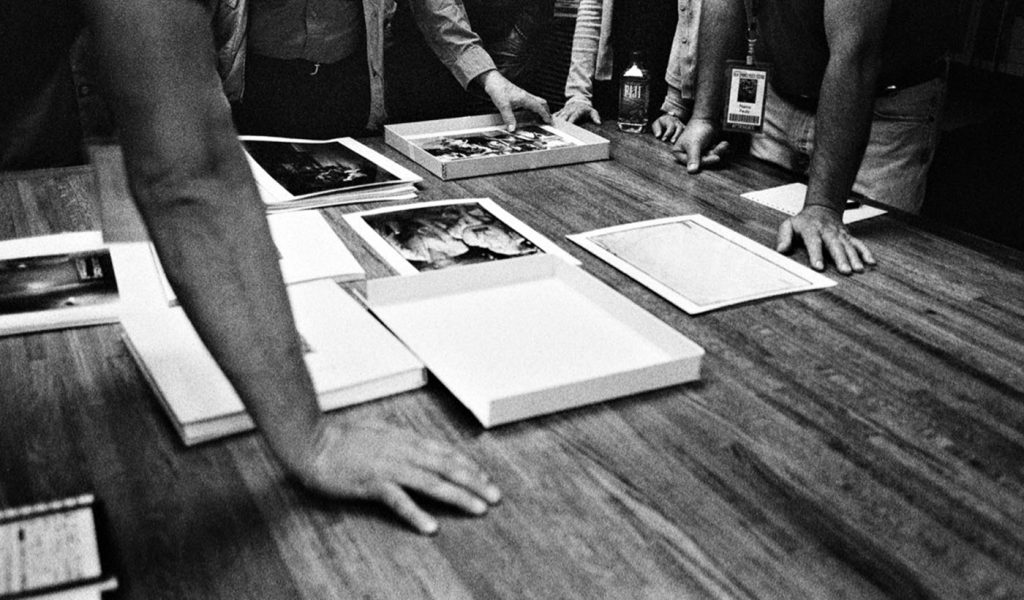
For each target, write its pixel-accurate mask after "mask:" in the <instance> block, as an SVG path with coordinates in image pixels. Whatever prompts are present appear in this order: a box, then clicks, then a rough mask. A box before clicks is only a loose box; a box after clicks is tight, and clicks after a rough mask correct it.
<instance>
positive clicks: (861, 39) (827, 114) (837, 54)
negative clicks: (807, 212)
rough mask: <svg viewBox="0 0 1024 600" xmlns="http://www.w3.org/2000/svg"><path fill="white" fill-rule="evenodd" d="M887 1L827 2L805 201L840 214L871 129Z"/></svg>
mask: <svg viewBox="0 0 1024 600" xmlns="http://www.w3.org/2000/svg"><path fill="white" fill-rule="evenodd" d="M889 7H890V2H889V0H827V1H826V3H825V35H826V37H827V38H828V44H829V61H828V65H827V66H826V68H825V76H824V78H823V80H822V84H821V90H820V93H819V97H818V112H817V115H816V116H815V138H814V154H813V155H812V156H811V164H810V171H809V181H808V186H807V200H806V204H807V205H822V206H826V207H829V208H831V209H833V210H835V211H837V212H842V206H843V203H844V202H845V201H846V197H847V196H848V195H849V194H850V190H851V188H852V187H853V181H854V179H855V178H856V176H857V170H858V169H859V168H860V161H861V158H863V156H864V148H865V147H866V146H867V143H868V136H869V134H870V132H871V109H872V106H873V104H874V95H875V93H874V90H875V85H876V82H877V80H878V71H879V64H880V60H881V48H882V35H883V33H884V31H885V24H886V22H887V21H888V15H889Z"/></svg>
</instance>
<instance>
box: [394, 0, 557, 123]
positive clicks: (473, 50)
mask: <svg viewBox="0 0 1024 600" xmlns="http://www.w3.org/2000/svg"><path fill="white" fill-rule="evenodd" d="M410 4H411V7H412V12H413V17H414V18H415V20H416V24H417V26H418V27H419V28H420V31H421V32H422V33H423V37H424V39H425V40H426V42H427V45H428V46H430V49H431V50H433V51H434V54H436V55H437V57H438V58H439V59H440V60H441V63H442V64H444V66H445V67H447V68H448V70H449V71H451V72H452V75H454V76H455V78H456V79H457V80H458V81H459V83H460V84H462V86H463V87H467V86H469V84H470V83H472V82H475V83H477V84H478V85H480V86H481V87H482V88H483V90H484V92H486V93H487V95H488V96H489V97H490V98H491V102H493V103H494V106H495V108H497V109H498V112H499V113H501V116H502V119H503V120H504V121H505V124H506V125H507V126H508V128H509V130H512V129H515V128H516V118H515V114H513V111H514V110H517V109H526V110H529V111H530V112H532V113H534V114H536V115H538V116H539V117H540V118H541V119H542V120H543V121H544V122H545V123H550V122H551V112H550V111H549V110H548V104H547V101H546V100H544V99H543V98H541V97H539V96H534V95H533V94H531V93H529V92H527V91H526V90H524V89H522V88H521V87H519V86H517V85H515V84H513V83H512V82H511V81H509V80H508V79H507V78H505V76H504V75H502V74H501V73H499V72H498V70H497V68H495V66H494V61H493V60H491V57H490V55H488V54H487V51H486V50H484V47H483V44H482V43H481V41H480V36H478V35H477V34H476V33H474V32H473V29H472V28H471V27H470V25H469V18H468V17H467V16H466V10H465V7H464V6H463V5H462V2H461V0H411V2H410Z"/></svg>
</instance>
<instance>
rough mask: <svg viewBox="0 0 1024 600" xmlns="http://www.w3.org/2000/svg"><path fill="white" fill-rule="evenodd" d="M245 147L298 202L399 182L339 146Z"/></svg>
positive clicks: (269, 144) (257, 143)
mask: <svg viewBox="0 0 1024 600" xmlns="http://www.w3.org/2000/svg"><path fill="white" fill-rule="evenodd" d="M243 144H244V145H245V149H246V151H247V152H248V153H249V155H250V156H252V158H253V160H255V161H256V162H257V163H258V164H259V165H260V166H261V167H262V168H263V170H265V171H266V172H267V173H268V174H269V175H270V176H271V177H273V178H274V180H276V181H277V182H278V183H279V184H281V186H282V187H283V188H284V189H285V190H287V191H288V193H290V194H291V195H293V196H295V197H297V198H298V197H302V196H312V195H316V194H326V193H330V192H338V191H350V190H356V189H364V188H370V187H375V186H379V185H387V184H391V183H394V182H396V181H398V180H399V179H398V177H396V176H395V175H394V174H392V173H389V172H388V171H386V170H385V169H382V168H380V167H379V166H378V165H376V164H374V163H373V162H372V161H370V160H368V159H367V158H365V157H363V156H360V155H359V154H357V153H356V152H354V151H353V150H351V149H349V148H346V147H345V146H343V145H342V144H340V143H338V142H321V143H317V142H296V141H263V140H259V141H257V140H243Z"/></svg>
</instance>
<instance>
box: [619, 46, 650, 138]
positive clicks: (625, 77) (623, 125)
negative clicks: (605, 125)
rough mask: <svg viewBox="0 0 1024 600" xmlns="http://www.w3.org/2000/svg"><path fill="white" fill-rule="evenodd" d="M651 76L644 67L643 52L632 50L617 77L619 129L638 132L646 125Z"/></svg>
mask: <svg viewBox="0 0 1024 600" xmlns="http://www.w3.org/2000/svg"><path fill="white" fill-rule="evenodd" d="M650 95H651V78H650V76H649V75H648V74H647V69H646V68H644V63H643V53H642V52H639V51H634V52H633V54H632V57H631V58H630V61H629V66H628V67H626V70H625V71H624V72H623V73H622V77H621V78H620V79H619V130H620V131H627V132H629V133H640V132H642V131H643V130H644V127H646V126H647V104H648V101H649V99H650Z"/></svg>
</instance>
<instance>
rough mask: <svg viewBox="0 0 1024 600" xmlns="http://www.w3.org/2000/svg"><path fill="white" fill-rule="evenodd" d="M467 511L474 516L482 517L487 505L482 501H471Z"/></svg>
mask: <svg viewBox="0 0 1024 600" xmlns="http://www.w3.org/2000/svg"><path fill="white" fill-rule="evenodd" d="M469 510H470V511H472V512H473V514H474V515H482V514H484V513H485V512H487V503H486V502H484V501H483V500H473V503H472V504H471V505H470V507H469Z"/></svg>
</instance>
